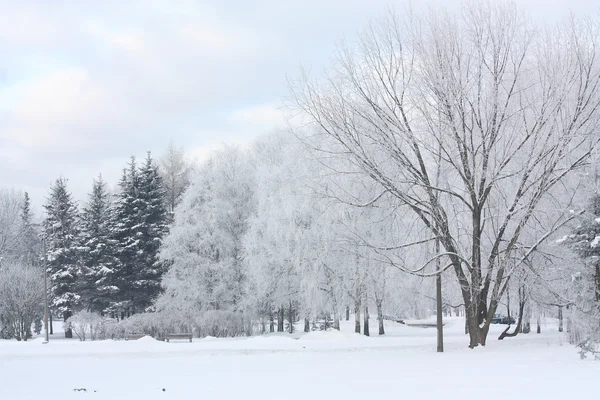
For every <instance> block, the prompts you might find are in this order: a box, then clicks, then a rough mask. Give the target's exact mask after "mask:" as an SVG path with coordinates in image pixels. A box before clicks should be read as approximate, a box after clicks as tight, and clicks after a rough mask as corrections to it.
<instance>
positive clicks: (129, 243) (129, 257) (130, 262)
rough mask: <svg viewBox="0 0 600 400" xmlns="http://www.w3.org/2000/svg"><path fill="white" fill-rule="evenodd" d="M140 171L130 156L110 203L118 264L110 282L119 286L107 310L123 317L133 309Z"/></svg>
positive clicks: (113, 238)
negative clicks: (113, 198)
mask: <svg viewBox="0 0 600 400" xmlns="http://www.w3.org/2000/svg"><path fill="white" fill-rule="evenodd" d="M138 187H139V174H138V170H137V167H136V162H135V158H134V157H132V158H131V161H130V162H129V166H128V168H126V169H124V170H123V175H122V177H121V180H120V182H119V193H118V194H117V197H116V199H115V201H114V204H113V212H112V235H111V238H112V240H113V241H114V246H115V247H114V251H115V257H116V260H117V263H116V265H115V269H114V275H113V283H114V285H115V286H116V287H117V288H118V293H117V295H116V296H115V297H114V298H113V300H112V302H111V304H110V311H111V313H112V314H116V315H117V316H118V315H119V313H120V315H121V318H124V317H125V316H126V315H128V314H130V313H131V312H135V310H134V309H133V303H134V301H135V293H134V292H135V291H134V287H133V281H134V272H135V270H136V269H137V251H138V244H139V237H138V232H139V222H138V221H139V209H140V207H139V199H138Z"/></svg>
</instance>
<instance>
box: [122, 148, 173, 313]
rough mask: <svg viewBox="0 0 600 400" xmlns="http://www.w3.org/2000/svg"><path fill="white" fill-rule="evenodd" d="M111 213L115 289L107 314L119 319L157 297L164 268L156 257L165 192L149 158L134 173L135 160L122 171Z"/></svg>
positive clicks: (165, 220)
mask: <svg viewBox="0 0 600 400" xmlns="http://www.w3.org/2000/svg"><path fill="white" fill-rule="evenodd" d="M119 189H120V190H119V193H118V194H117V198H116V200H115V202H114V205H113V208H114V211H113V213H112V221H113V223H112V239H113V240H114V241H115V243H114V246H115V255H116V257H117V259H118V262H117V266H116V267H115V269H114V275H113V279H112V280H111V281H112V285H115V286H116V287H117V288H118V294H117V296H116V297H115V298H114V301H113V302H112V305H111V306H110V311H111V312H113V313H117V315H119V316H120V317H121V318H123V317H125V316H129V315H131V314H134V313H136V312H143V311H145V310H146V309H147V308H148V307H149V306H150V305H151V304H152V302H153V301H154V300H155V299H156V297H157V296H158V294H159V293H160V280H161V277H162V274H163V273H164V269H165V267H164V264H163V263H162V262H160V261H158V257H157V253H158V249H159V247H160V244H161V241H162V238H163V236H164V235H165V233H166V232H167V228H168V227H167V223H168V214H167V211H166V208H165V198H164V196H165V192H164V188H163V185H162V181H161V178H160V176H159V174H158V169H157V167H156V165H155V164H154V161H153V160H152V158H151V156H150V154H148V157H147V158H146V161H145V163H144V165H143V166H142V167H141V168H139V169H138V167H137V165H136V162H135V158H133V157H132V158H131V161H130V163H129V166H128V168H127V169H125V170H124V171H123V176H122V178H121V181H120V182H119Z"/></svg>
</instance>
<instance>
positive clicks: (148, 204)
mask: <svg viewBox="0 0 600 400" xmlns="http://www.w3.org/2000/svg"><path fill="white" fill-rule="evenodd" d="M138 193H139V200H140V202H139V204H140V210H139V211H140V213H139V218H140V221H139V227H140V229H139V233H140V236H139V237H140V242H139V244H138V245H139V251H138V262H139V269H137V270H136V271H135V282H134V285H135V288H136V290H137V292H138V293H137V295H136V302H135V304H134V306H135V308H136V309H138V310H140V309H145V308H147V307H148V306H150V305H151V304H152V302H153V300H154V299H156V297H157V296H158V295H159V294H160V291H161V286H160V282H161V279H162V276H163V274H164V272H165V269H166V268H165V265H164V263H163V262H160V261H159V260H158V250H159V248H160V244H161V242H162V238H163V237H164V236H165V234H166V233H167V231H168V222H169V213H168V211H167V209H166V206H165V204H166V201H165V200H166V191H165V188H164V185H163V182H162V178H161V176H160V175H159V173H158V167H157V166H156V164H155V163H154V160H153V159H152V157H151V155H150V153H148V156H147V157H146V160H145V162H144V165H143V166H142V167H141V169H140V180H139V191H138Z"/></svg>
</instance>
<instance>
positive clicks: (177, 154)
mask: <svg viewBox="0 0 600 400" xmlns="http://www.w3.org/2000/svg"><path fill="white" fill-rule="evenodd" d="M159 162H160V173H161V175H162V178H163V182H164V185H165V188H166V190H167V201H168V204H167V207H168V210H169V211H170V212H173V210H174V209H175V206H176V205H177V204H179V201H180V200H181V197H182V196H183V193H184V192H185V190H186V189H187V188H188V186H189V185H190V178H191V173H192V171H193V169H194V168H193V164H192V163H191V162H190V161H189V160H188V159H187V158H186V155H185V152H184V150H183V148H181V147H176V146H175V143H173V142H170V143H169V147H167V150H166V151H165V153H164V154H163V155H162V156H161V158H160V160H159Z"/></svg>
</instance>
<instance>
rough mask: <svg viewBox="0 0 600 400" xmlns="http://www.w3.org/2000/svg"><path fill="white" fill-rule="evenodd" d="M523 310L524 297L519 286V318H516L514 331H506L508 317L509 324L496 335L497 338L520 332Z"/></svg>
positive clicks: (515, 334)
mask: <svg viewBox="0 0 600 400" xmlns="http://www.w3.org/2000/svg"><path fill="white" fill-rule="evenodd" d="M524 311H525V297H524V296H522V295H521V288H519V319H518V320H517V327H516V328H515V330H514V332H512V333H508V330H509V329H510V319H509V320H508V322H509V325H508V327H506V329H505V330H504V332H502V333H501V334H500V336H498V340H503V339H504V338H505V337H515V336H517V335H518V334H519V333H520V332H521V330H522V329H521V327H522V326H523V314H524Z"/></svg>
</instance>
